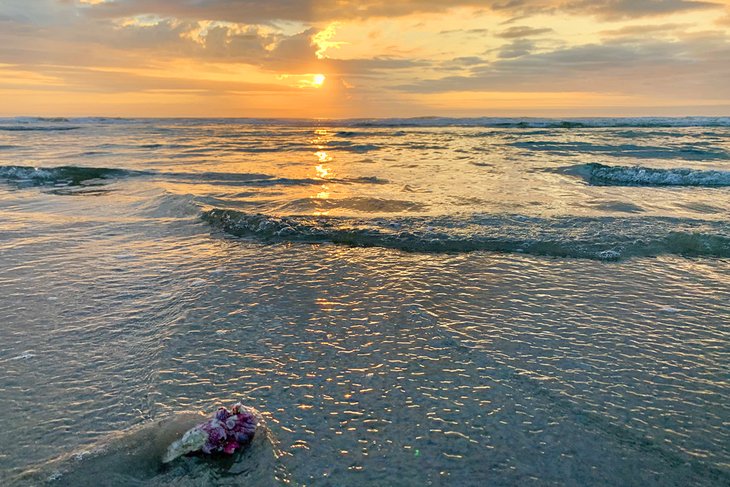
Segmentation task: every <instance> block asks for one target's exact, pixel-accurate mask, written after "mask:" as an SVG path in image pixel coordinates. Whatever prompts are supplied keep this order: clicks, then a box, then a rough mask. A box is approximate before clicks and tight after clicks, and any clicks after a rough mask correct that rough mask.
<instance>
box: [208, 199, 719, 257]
mask: <svg viewBox="0 0 730 487" xmlns="http://www.w3.org/2000/svg"><path fill="white" fill-rule="evenodd" d="M202 218H203V219H204V220H205V221H207V222H208V223H210V224H211V225H213V226H214V227H216V228H219V229H221V230H223V231H225V232H226V233H229V234H231V235H235V236H239V237H254V238H257V239H260V240H263V241H266V242H276V241H293V242H306V243H317V242H330V243H335V244H344V245H351V246H356V247H384V248H393V249H399V250H404V251H410V252H455V253H457V252H472V251H495V252H507V253H525V254H533V255H541V256H552V257H573V258H587V259H594V260H601V261H616V260H621V259H625V258H630V257H648V256H658V255H663V254H675V255H682V256H705V257H720V258H726V257H730V228H729V227H728V225H727V224H725V223H722V222H712V221H701V220H684V219H674V218H658V217H657V218H578V217H563V218H532V217H525V216H520V215H490V216H484V215H475V216H471V217H461V218H457V217H404V218H395V219H357V218H346V217H324V216H322V217H309V216H285V217H278V216H272V215H265V214H261V213H244V212H240V211H235V210H229V209H220V208H215V209H211V210H207V211H204V212H203V213H202Z"/></svg>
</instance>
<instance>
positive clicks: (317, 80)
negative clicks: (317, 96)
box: [312, 74, 327, 86]
mask: <svg viewBox="0 0 730 487" xmlns="http://www.w3.org/2000/svg"><path fill="white" fill-rule="evenodd" d="M326 79H327V78H326V77H325V75H323V74H315V75H314V79H312V84H313V85H314V86H322V85H323V84H324V82H325V80H326Z"/></svg>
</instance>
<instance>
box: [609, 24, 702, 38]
mask: <svg viewBox="0 0 730 487" xmlns="http://www.w3.org/2000/svg"><path fill="white" fill-rule="evenodd" d="M690 26H691V24H658V25H657V24H655V25H650V24H644V25H629V26H626V27H622V28H620V29H613V30H604V31H602V32H600V33H601V34H602V35H604V36H608V37H634V36H644V37H646V36H647V35H648V34H653V35H663V34H672V33H676V32H681V31H683V30H684V29H686V28H687V27H690Z"/></svg>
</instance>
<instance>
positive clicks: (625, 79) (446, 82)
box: [399, 33, 730, 99]
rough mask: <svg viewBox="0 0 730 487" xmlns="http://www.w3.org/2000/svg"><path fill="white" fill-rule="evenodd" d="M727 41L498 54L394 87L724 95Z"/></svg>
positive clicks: (728, 88) (729, 67) (729, 57)
mask: <svg viewBox="0 0 730 487" xmlns="http://www.w3.org/2000/svg"><path fill="white" fill-rule="evenodd" d="M727 79H730V43H729V42H728V40H727V38H725V37H724V36H721V35H718V34H712V33H711V34H707V35H703V34H700V35H696V36H687V37H685V38H684V39H683V40H681V41H668V40H665V41H661V40H646V41H644V42H623V41H621V40H616V41H611V42H607V43H604V44H585V45H581V46H574V47H569V48H564V49H558V50H554V51H551V52H543V53H536V54H528V55H523V56H522V57H519V58H516V59H501V60H498V61H495V62H492V63H489V64H487V65H486V66H483V67H477V68H475V69H473V70H471V72H470V73H469V74H468V75H462V76H448V77H444V78H440V79H429V80H423V81H419V82H416V83H411V84H406V85H402V86H400V87H399V89H400V90H402V91H405V92H409V93H443V92H456V91H483V92H486V91H509V92H514V91H525V92H534V91H556V92H561V91H563V92H569V91H584V92H605V93H631V94H648V95H659V94H662V95H665V96H678V97H685V96H686V95H687V94H688V93H692V95H693V96H697V97H705V98H717V99H720V98H728V97H730V85H728V84H727V83H726V80H727Z"/></svg>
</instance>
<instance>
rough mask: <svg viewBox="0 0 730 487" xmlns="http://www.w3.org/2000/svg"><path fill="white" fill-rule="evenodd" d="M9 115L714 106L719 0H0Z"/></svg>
mask: <svg viewBox="0 0 730 487" xmlns="http://www.w3.org/2000/svg"><path fill="white" fill-rule="evenodd" d="M18 115H44V116H85V115H105V116H149V117H155V116H196V117H337V118H343V117H380V116H387V117H401V116H403V117H405V116H423V115H448V116H490V115H493V116H505V115H515V116H551V115H553V116H571V115H574V116H587V115H730V0H707V1H694V0H605V1H590V0H484V1H458V0H457V1H448V2H447V1H443V0H357V1H351V0H301V1H298V0H2V1H0V116H18Z"/></svg>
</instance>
